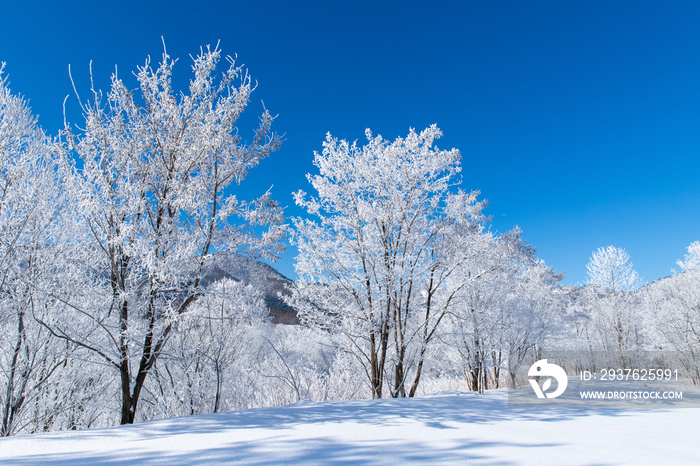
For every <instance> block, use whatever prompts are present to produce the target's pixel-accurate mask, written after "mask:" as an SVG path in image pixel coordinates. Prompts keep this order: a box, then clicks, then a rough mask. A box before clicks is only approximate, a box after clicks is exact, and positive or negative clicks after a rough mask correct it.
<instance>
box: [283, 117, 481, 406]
mask: <svg viewBox="0 0 700 466" xmlns="http://www.w3.org/2000/svg"><path fill="white" fill-rule="evenodd" d="M441 135H442V133H441V132H440V130H439V129H438V128H437V127H436V126H435V125H433V126H431V127H429V128H426V129H425V130H423V131H422V132H420V133H417V132H415V131H414V130H411V131H410V132H409V134H408V136H407V137H406V138H397V139H396V140H395V141H393V142H391V141H388V140H385V139H384V138H382V137H381V136H377V137H374V136H373V135H372V133H371V132H370V131H369V130H367V131H366V136H367V144H366V145H364V146H358V145H357V143H356V142H355V143H352V144H350V143H348V142H347V141H345V140H340V141H339V140H338V139H336V138H333V137H332V136H331V135H330V134H328V135H327V138H326V141H325V142H324V144H323V151H322V153H315V157H314V164H315V165H316V167H317V168H318V169H319V174H318V175H310V174H309V175H308V179H309V182H310V183H311V185H312V186H313V188H314V189H315V190H316V192H317V193H318V194H317V195H318V197H309V196H307V195H306V193H304V192H303V191H299V192H297V193H296V194H295V201H296V203H297V204H298V205H299V206H301V207H304V208H305V209H306V210H307V212H308V214H309V215H310V216H311V217H313V218H314V219H311V218H309V219H302V218H296V219H293V224H294V233H293V241H294V242H295V244H296V245H297V247H298V249H299V255H298V256H297V262H296V270H297V273H298V274H299V276H300V277H301V278H302V281H301V283H300V285H299V286H298V287H297V290H296V301H295V304H296V305H297V306H299V308H300V310H301V312H300V314H301V317H302V319H303V320H305V321H306V322H307V323H309V324H311V325H314V326H316V327H318V328H325V329H328V330H331V331H332V332H334V333H337V334H341V335H343V336H344V338H345V339H346V341H345V347H346V349H347V350H348V351H351V352H352V353H353V354H354V355H355V356H356V357H357V359H358V360H359V361H360V362H361V364H362V367H363V368H364V371H365V374H366V376H367V382H368V384H369V386H370V388H371V392H372V396H373V397H375V398H377V397H381V396H382V394H383V390H384V382H385V375H386V373H387V372H388V371H391V372H393V373H394V386H393V387H392V388H391V394H392V396H404V395H405V394H406V392H407V390H406V385H405V382H406V381H407V380H408V368H407V367H406V364H407V361H408V360H407V357H408V354H409V347H410V346H411V345H416V344H417V345H418V348H419V350H418V357H417V359H415V360H414V363H415V364H416V365H417V367H420V358H421V357H423V356H424V354H425V350H424V346H425V345H427V344H428V343H429V342H430V340H431V339H432V336H433V334H434V330H435V328H436V327H437V326H438V325H439V324H440V322H441V320H442V316H443V315H444V313H445V312H446V309H447V306H448V304H449V302H450V300H451V296H452V295H453V294H454V292H455V291H456V290H448V289H447V287H448V281H447V278H448V277H449V275H450V274H451V273H452V271H454V270H455V269H456V266H457V265H458V264H459V263H460V261H463V260H465V257H468V256H470V255H471V254H472V251H470V250H469V248H468V247H467V246H465V245H464V244H460V245H459V247H457V243H458V242H459V237H458V236H456V235H451V234H450V231H451V230H452V229H456V228H459V225H462V228H464V229H467V228H468V227H469V225H475V224H478V223H479V222H480V221H481V220H482V218H481V210H482V208H483V206H484V204H483V203H482V202H478V201H477V200H476V197H477V194H478V193H476V192H474V193H470V194H466V193H463V192H457V191H456V189H455V187H456V185H457V184H458V182H459V179H458V174H459V172H460V170H461V167H460V162H459V160H460V155H459V152H458V151H457V150H456V149H452V150H439V149H438V148H437V147H435V146H434V145H433V143H434V141H435V140H436V139H437V138H439V137H440V136H441ZM477 231H479V230H478V228H477ZM462 238H471V237H468V236H467V235H463V236H462ZM318 283H320V284H321V286H319V285H317V284H318ZM457 287H459V285H457ZM438 295H440V296H438ZM438 298H439V299H438ZM304 302H306V305H304ZM421 345H422V346H421ZM422 347H423V349H421V348H422ZM392 364H393V368H392V367H390V366H391V365H392ZM391 369H393V370H391ZM419 374H420V373H418V376H417V377H416V378H415V379H414V383H415V384H417V383H418V381H419V380H420V375H419ZM411 393H415V390H411Z"/></svg>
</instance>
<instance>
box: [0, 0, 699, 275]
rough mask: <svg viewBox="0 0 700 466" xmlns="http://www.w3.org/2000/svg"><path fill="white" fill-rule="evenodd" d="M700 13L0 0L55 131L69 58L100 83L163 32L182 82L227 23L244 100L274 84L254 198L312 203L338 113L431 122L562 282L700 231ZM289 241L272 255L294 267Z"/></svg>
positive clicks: (566, 6)
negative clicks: (597, 260)
mask: <svg viewBox="0 0 700 466" xmlns="http://www.w3.org/2000/svg"><path fill="white" fill-rule="evenodd" d="M698 24H700V3H699V2H691V1H688V2H663V3H662V2H646V1H616V2H609V1H587V2H561V1H555V0H552V1H528V2H516V1H511V2H506V1H495V0H494V1H479V2H476V1H464V2H430V3H428V2H408V1H403V2H382V3H380V4H374V2H362V1H353V2H336V1H325V2H320V1H319V2H304V1H299V2H296V1H295V2H282V1H280V2H266V1H256V2H235V1H210V0H201V1H197V2H181V1H169V2H146V1H144V2H143V3H141V2H131V1H124V2H72V1H64V2H56V1H52V2H31V1H28V2H3V5H2V6H0V61H5V62H7V66H6V68H5V71H6V74H7V75H8V76H9V79H10V84H11V89H12V90H13V92H15V93H20V94H22V95H23V96H25V97H27V98H28V99H29V100H30V105H31V106H32V109H33V110H34V112H35V113H36V114H38V115H39V121H40V124H41V125H42V126H43V127H44V128H45V129H46V130H47V131H48V132H49V133H52V134H53V133H56V132H57V131H58V130H59V128H60V127H62V124H63V116H62V103H63V99H64V97H65V96H66V95H69V94H71V93H72V90H71V84H70V80H69V77H68V64H71V67H72V71H73V76H74V78H75V80H76V84H77V86H78V88H79V91H81V92H85V93H87V90H88V65H89V62H90V60H92V61H93V73H94V75H95V78H96V83H97V85H98V86H100V87H102V88H105V89H106V87H107V85H108V83H109V75H110V73H111V72H112V71H113V70H114V66H115V65H117V66H118V69H119V72H120V75H121V76H126V73H127V72H128V71H132V70H134V69H135V68H136V66H137V65H141V64H143V62H144V60H145V58H146V56H147V55H151V56H152V57H153V59H154V60H157V59H158V58H160V54H161V52H162V44H161V36H163V37H164V38H165V41H166V45H167V48H168V52H169V53H170V55H171V56H173V57H179V58H180V62H179V63H178V65H177V67H176V70H175V75H176V80H177V79H180V82H181V83H186V82H187V80H188V79H189V69H190V65H189V55H190V54H196V53H197V51H198V50H199V47H200V46H202V45H206V44H212V45H213V44H216V43H217V42H218V41H220V44H221V48H222V50H223V51H224V53H226V54H230V55H233V54H238V59H239V62H241V63H244V64H245V65H246V66H247V67H248V69H249V71H250V74H251V75H252V76H253V78H254V79H256V80H257V81H258V82H259V86H258V88H257V90H256V91H255V93H254V94H253V102H252V104H251V106H250V107H249V109H248V110H247V112H246V114H245V115H244V117H243V119H244V120H247V121H248V122H250V123H251V124H253V123H254V122H255V121H256V120H257V114H259V112H260V110H261V108H262V104H261V101H264V103H265V106H266V107H267V108H268V109H270V111H271V112H272V113H276V114H279V117H278V119H277V120H276V124H275V127H276V130H277V131H278V132H280V133H285V139H286V140H285V143H284V144H283V147H282V149H281V150H280V151H278V152H276V153H274V154H273V155H272V156H271V157H270V158H269V159H267V160H266V161H264V162H263V163H262V164H261V165H260V166H259V167H258V168H256V169H254V170H253V171H252V172H251V175H250V177H249V178H248V179H247V180H246V181H245V182H244V185H243V186H242V190H243V192H244V194H245V195H248V197H252V196H253V195H254V194H261V193H262V192H264V190H266V189H267V188H268V187H269V186H270V185H274V188H273V193H274V195H275V198H276V199H278V200H279V201H280V202H281V203H282V204H283V205H287V206H289V208H288V209H287V213H288V215H299V214H300V213H301V212H300V211H299V210H298V209H296V208H295V207H294V205H293V200H292V197H291V192H292V191H295V190H297V189H300V188H302V189H308V183H307V182H306V179H305V174H306V173H307V172H309V171H313V166H312V164H311V160H312V157H313V151H314V150H320V148H321V142H322V141H323V139H324V136H325V133H326V132H327V131H330V132H331V133H332V134H333V135H334V136H337V137H340V138H345V139H350V140H354V139H358V140H360V141H362V140H363V137H364V129H365V128H367V127H369V128H371V129H372V130H373V132H374V133H375V134H382V135H383V136H384V137H387V138H391V139H393V138H395V137H397V136H403V135H405V134H406V133H407V132H408V129H409V127H414V128H416V129H418V130H420V129H423V128H424V127H426V126H428V125H430V124H432V123H437V124H438V126H439V127H440V128H441V129H442V130H443V132H444V134H445V136H444V137H443V138H442V139H441V140H440V141H438V146H439V147H442V148H451V147H457V148H458V149H459V150H460V151H461V153H462V157H463V178H464V181H463V187H464V188H465V189H469V190H471V189H479V190H481V192H482V197H483V198H485V199H487V200H488V201H489V206H488V208H487V213H488V214H489V215H491V216H493V221H492V225H491V228H492V229H493V230H495V231H506V230H508V229H510V228H512V227H513V226H515V225H519V226H520V227H521V228H522V229H523V231H524V237H525V239H526V240H527V241H528V242H529V243H531V244H532V245H533V246H534V247H536V248H537V250H538V255H539V256H540V258H542V259H544V260H545V261H546V262H547V263H548V264H549V265H551V266H553V267H554V268H555V269H556V270H558V271H566V274H567V278H566V280H565V282H566V283H579V282H583V281H584V280H585V274H586V263H587V261H588V258H589V257H590V255H591V253H592V252H593V251H594V250H595V249H597V248H598V247H600V246H606V245H609V244H612V245H615V246H618V247H624V248H626V249H627V251H628V252H629V254H630V256H631V257H632V259H633V261H634V263H635V268H636V270H637V271H638V272H639V273H640V274H641V275H642V276H643V277H644V278H645V279H646V280H649V281H651V280H654V279H657V278H659V277H662V276H665V275H668V274H669V273H670V270H671V268H673V267H675V261H676V260H677V259H680V258H682V257H683V254H684V253H685V248H686V246H688V245H689V244H690V243H691V242H692V241H696V240H700V215H699V214H700V183H698V179H699V175H700V156H699V155H700V79H699V78H700V28H699V27H698ZM132 83H134V87H136V85H135V81H132ZM68 111H69V116H71V115H72V114H71V112H75V111H76V109H75V99H73V100H69V102H68ZM71 120H73V121H75V122H76V123H78V122H79V121H78V119H77V118H73V117H71ZM293 258H294V251H293V250H290V251H289V252H288V253H286V254H285V256H284V257H283V259H282V261H281V262H280V263H278V264H277V267H278V269H279V270H280V271H281V272H283V273H284V274H286V275H288V276H291V277H294V272H293Z"/></svg>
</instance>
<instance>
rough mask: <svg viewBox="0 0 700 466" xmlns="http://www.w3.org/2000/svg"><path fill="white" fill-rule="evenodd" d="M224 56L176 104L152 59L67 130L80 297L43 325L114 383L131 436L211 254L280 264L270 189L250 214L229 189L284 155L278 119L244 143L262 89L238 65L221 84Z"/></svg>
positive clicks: (207, 56) (215, 57) (207, 63)
mask: <svg viewBox="0 0 700 466" xmlns="http://www.w3.org/2000/svg"><path fill="white" fill-rule="evenodd" d="M221 58H222V56H221V52H220V50H219V49H218V48H215V49H211V48H209V47H207V48H206V49H205V50H202V51H201V52H200V54H199V55H198V56H197V57H195V58H193V64H192V72H193V77H192V79H191V80H190V84H189V89H188V92H181V93H179V92H176V91H175V90H174V89H173V85H172V72H173V68H174V65H175V60H173V59H171V58H170V56H168V54H167V53H166V52H164V53H163V59H162V61H161V63H160V64H159V66H158V67H157V68H155V69H154V68H152V67H151V65H150V61H149V60H147V61H146V64H145V65H144V66H142V67H139V68H138V71H137V73H136V78H137V80H138V85H139V89H137V90H134V91H132V90H131V89H129V87H128V86H127V84H126V83H125V82H124V81H122V79H121V78H120V77H119V76H118V75H117V74H116V73H115V74H114V75H113V76H112V84H111V89H110V91H109V93H108V94H107V95H106V97H105V96H103V94H102V93H101V92H100V91H98V90H96V89H92V90H91V100H89V101H87V102H82V101H81V108H82V111H83V113H84V118H85V124H84V126H83V127H82V128H66V131H65V136H66V138H67V141H68V142H69V144H70V148H71V149H72V150H73V151H74V153H75V154H76V155H77V156H78V157H79V158H80V160H81V163H80V164H79V166H80V169H79V170H77V171H76V172H75V173H74V175H73V178H72V179H71V183H70V186H69V188H70V189H69V192H68V194H69V195H70V196H71V201H72V203H73V205H74V206H75V212H74V215H75V217H76V222H77V227H76V228H78V229H79V230H80V231H84V232H87V234H86V235H85V236H83V237H82V238H80V239H78V240H76V242H77V244H79V246H80V247H77V248H76V252H75V257H74V261H73V263H74V264H73V267H74V273H82V274H83V277H84V285H83V288H82V289H81V290H79V291H78V292H75V291H74V292H73V293H71V295H70V296H67V297H66V298H64V299H65V300H66V302H67V303H68V305H67V306H66V312H65V314H64V315H62V316H61V318H60V319H56V318H55V316H53V317H52V316H44V317H43V320H42V322H43V324H44V326H45V327H46V328H47V329H50V331H51V332H52V333H53V334H54V335H55V336H57V337H59V338H62V339H64V340H67V341H69V342H71V343H73V344H75V345H78V346H79V347H81V348H82V349H84V350H86V351H88V352H90V353H92V355H93V356H97V357H99V358H100V359H101V360H102V363H106V364H107V365H108V367H111V368H112V369H113V370H114V371H115V372H116V374H118V377H119V381H120V383H119V385H120V399H121V403H120V404H121V408H120V410H121V415H120V419H121V423H123V424H124V423H133V422H134V420H135V418H136V412H137V411H136V408H137V404H138V401H139V396H140V394H141V390H142V389H143V387H144V383H145V381H146V378H147V376H148V374H149V373H150V372H151V370H152V368H153V366H154V364H155V363H156V361H157V360H158V358H159V356H160V355H161V352H162V351H163V347H164V345H165V344H166V342H167V340H168V337H169V334H170V333H171V331H172V329H173V327H174V325H176V323H177V322H178V320H179V319H180V317H181V316H182V315H183V314H184V313H185V312H187V311H188V310H189V308H190V307H191V306H192V304H193V303H194V302H195V300H196V298H197V295H198V294H199V292H200V281H201V277H202V275H203V274H204V273H205V271H206V269H207V267H208V265H209V264H210V261H211V259H212V256H214V255H216V254H217V253H221V252H225V251H242V252H245V253H248V254H250V255H252V256H263V257H266V258H271V259H273V258H275V257H276V255H277V254H278V253H279V252H280V251H281V248H282V246H281V244H280V239H281V238H282V237H283V236H284V234H285V227H284V225H283V217H282V209H281V208H280V207H279V206H278V204H277V203H276V202H275V201H273V200H272V199H271V196H270V193H269V191H268V192H267V193H265V194H264V195H263V196H262V197H260V198H258V199H255V200H254V201H250V202H246V201H243V200H241V199H239V198H238V197H236V196H235V195H234V194H233V188H232V187H233V185H234V184H238V183H240V182H241V181H242V180H243V179H244V178H245V177H246V175H247V173H248V171H249V170H250V169H251V168H252V167H254V166H256V165H257V164H258V162H259V161H260V160H261V159H263V158H265V157H267V156H268V155H269V154H270V153H271V152H272V151H274V150H275V149H277V148H278V147H279V144H280V139H279V138H278V137H277V136H276V135H274V134H273V133H271V132H270V127H271V124H272V121H273V117H272V116H271V115H270V114H269V113H268V112H267V111H265V112H264V113H263V115H262V117H261V118H260V126H259V128H258V129H257V130H256V131H255V133H254V135H253V137H252V140H251V141H250V142H249V143H248V144H246V143H244V142H243V141H242V140H241V136H240V134H239V130H238V127H237V121H238V119H239V117H240V116H241V114H242V112H243V110H244V109H245V107H246V105H247V104H248V101H249V99H250V95H251V92H252V91H253V89H254V85H253V84H252V82H251V79H250V77H249V76H248V74H247V72H246V71H245V70H243V69H242V68H241V67H240V66H238V65H236V64H235V61H234V60H233V59H232V58H230V57H227V58H226V59H225V62H227V64H228V66H227V68H226V69H225V70H224V72H223V73H221V74H218V73H217V67H218V65H219V62H220V61H221ZM81 295H83V296H81ZM85 295H90V296H92V297H91V298H88V297H87V296H85Z"/></svg>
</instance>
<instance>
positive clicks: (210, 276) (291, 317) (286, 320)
mask: <svg viewBox="0 0 700 466" xmlns="http://www.w3.org/2000/svg"><path fill="white" fill-rule="evenodd" d="M222 278H230V279H233V280H236V281H240V282H243V283H245V284H246V285H252V286H253V287H255V288H257V289H258V290H260V291H261V292H262V293H263V295H264V296H265V304H267V307H268V309H269V310H270V316H271V317H272V322H273V323H276V324H298V323H299V318H298V317H297V313H296V311H295V310H294V309H293V308H291V307H290V306H288V305H287V304H286V303H285V302H284V300H282V298H280V297H279V293H283V294H285V293H288V291H287V290H286V288H285V286H287V285H291V284H292V283H293V282H292V280H290V279H289V278H287V277H285V276H284V275H282V274H281V273H279V272H278V271H277V270H275V269H274V268H273V267H272V266H270V265H268V264H265V263H264V262H260V261H256V260H253V259H250V258H248V257H244V256H241V255H238V254H226V255H222V256H220V257H219V258H218V260H217V263H216V265H215V266H214V267H212V268H211V269H210V270H209V272H208V273H207V274H206V275H205V276H204V278H203V280H202V285H204V286H206V285H208V284H209V283H212V282H215V281H217V280H221V279H222Z"/></svg>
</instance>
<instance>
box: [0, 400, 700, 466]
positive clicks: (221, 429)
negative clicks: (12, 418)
mask: <svg viewBox="0 0 700 466" xmlns="http://www.w3.org/2000/svg"><path fill="white" fill-rule="evenodd" d="M506 395H507V394H506V392H505V391H501V390H499V391H492V392H488V393H485V394H482V395H479V394H474V393H443V394H437V395H430V396H424V397H420V398H414V399H401V400H367V401H346V402H326V403H314V402H309V401H302V402H300V403H297V404H294V405H289V406H284V407H280V408H263V409H252V410H248V411H238V412H232V413H223V414H214V415H206V416H194V417H185V418H177V419H166V420H161V421H154V422H147V423H142V424H137V425H134V426H127V427H115V428H110V429H96V430H86V431H78V432H61V433H52V434H37V435H30V436H18V437H10V438H5V439H0V464H3V465H8V464H23V465H26V464H64V465H93V464H110V465H115V464H130V465H131V464H144V465H151V464H167V465H170V466H174V465H179V464H183V465H190V464H225V463H244V464H282V463H316V464H334V463H335V464H363V463H373V464H401V463H424V464H536V465H545V464H655V465H658V464H693V465H697V464H700V442H699V441H698V438H699V437H700V409H694V408H685V409H668V410H660V411H631V410H630V411H620V410H608V411H600V410H599V411H586V410H568V411H567V410H556V411H555V410H550V411H547V412H539V413H538V412H533V411H532V410H527V411H526V410H514V409H512V408H508V406H507V396H506Z"/></svg>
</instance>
